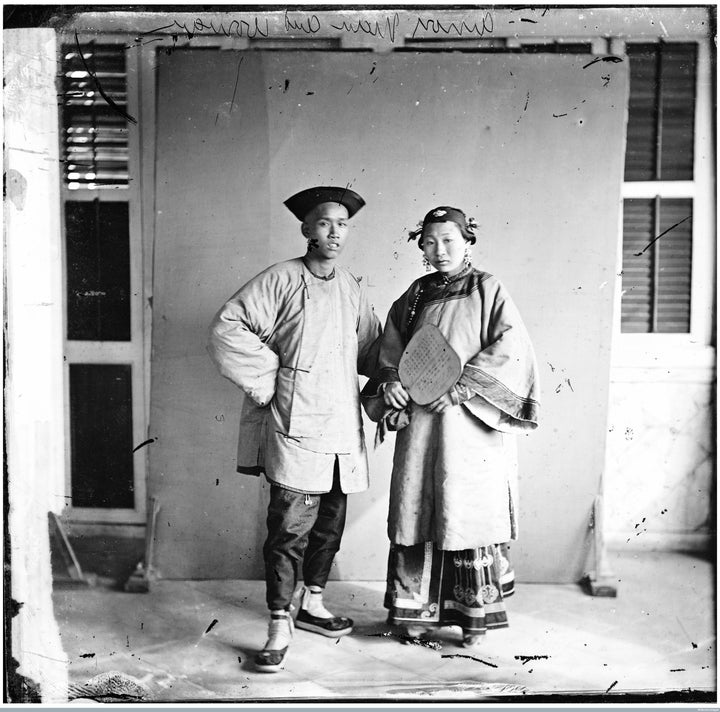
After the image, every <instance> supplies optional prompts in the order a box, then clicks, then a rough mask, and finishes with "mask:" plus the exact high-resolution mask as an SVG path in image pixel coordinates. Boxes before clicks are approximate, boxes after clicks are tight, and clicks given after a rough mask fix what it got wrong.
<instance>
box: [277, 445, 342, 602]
mask: <svg viewBox="0 0 720 712" xmlns="http://www.w3.org/2000/svg"><path fill="white" fill-rule="evenodd" d="M346 511H347V495H346V494H344V493H343V492H342V490H341V489H340V472H339V469H338V462H337V459H336V460H335V471H334V474H333V487H332V489H331V490H330V492H326V493H325V494H304V493H302V492H293V491H291V490H287V489H283V488H282V487H278V486H277V485H273V484H271V485H270V504H269V506H268V517H267V528H268V536H267V539H266V541H265V546H264V547H263V555H264V557H265V582H266V585H267V593H266V596H267V604H268V608H269V609H270V610H271V611H276V610H289V609H290V604H291V601H292V595H293V592H294V591H295V586H296V584H297V579H298V570H299V567H300V563H301V562H302V572H303V581H304V583H305V585H306V586H319V587H320V588H325V585H326V584H327V580H328V576H329V575H330V567H331V566H332V562H333V559H334V558H335V554H337V552H338V550H339V549H340V539H341V538H342V534H343V530H344V529H345V514H346Z"/></svg>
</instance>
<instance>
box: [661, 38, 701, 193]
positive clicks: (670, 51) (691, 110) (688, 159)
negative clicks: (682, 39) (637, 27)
mask: <svg viewBox="0 0 720 712" xmlns="http://www.w3.org/2000/svg"><path fill="white" fill-rule="evenodd" d="M696 55H697V47H696V45H695V44H670V45H666V46H664V47H663V49H662V52H661V65H660V66H661V83H660V105H661V107H662V116H661V121H660V131H661V135H660V170H659V174H660V175H659V178H660V179H661V180H692V179H693V152H694V138H695V136H694V126H695V64H696Z"/></svg>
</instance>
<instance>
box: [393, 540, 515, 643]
mask: <svg viewBox="0 0 720 712" xmlns="http://www.w3.org/2000/svg"><path fill="white" fill-rule="evenodd" d="M514 583H515V575H514V572H513V570H512V567H511V565H510V560H509V559H508V546H507V544H491V545H489V546H482V547H479V548H477V549H464V550H462V551H442V550H440V549H438V548H436V547H435V545H434V544H433V543H432V542H425V543H424V544H415V545H413V546H400V545H391V547H390V557H389V561H388V576H387V588H386V591H385V608H387V609H389V613H388V622H389V623H392V624H396V625H397V624H399V625H421V626H427V627H436V626H444V625H458V626H460V627H461V628H462V629H463V632H464V633H465V634H466V635H483V634H484V633H485V632H486V631H487V630H489V629H491V628H505V627H507V625H508V622H507V614H506V612H505V603H504V599H505V598H507V597H508V596H510V595H512V593H513V591H514Z"/></svg>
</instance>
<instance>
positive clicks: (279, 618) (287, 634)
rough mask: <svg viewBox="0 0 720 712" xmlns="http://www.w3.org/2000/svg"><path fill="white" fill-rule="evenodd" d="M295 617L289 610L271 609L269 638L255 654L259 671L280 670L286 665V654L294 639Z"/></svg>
mask: <svg viewBox="0 0 720 712" xmlns="http://www.w3.org/2000/svg"><path fill="white" fill-rule="evenodd" d="M292 636H293V619H292V617H291V616H290V613H289V612H288V611H271V612H270V622H269V623H268V639H267V643H265V647H264V648H263V649H262V650H261V651H260V652H259V653H258V654H257V655H256V656H255V667H256V669H257V671H258V672H279V671H280V670H282V669H283V668H284V667H285V655H286V654H287V651H288V647H289V646H290V642H291V641H292Z"/></svg>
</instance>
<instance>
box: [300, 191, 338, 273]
mask: <svg viewBox="0 0 720 712" xmlns="http://www.w3.org/2000/svg"><path fill="white" fill-rule="evenodd" d="M302 233H303V235H305V237H306V238H307V240H308V252H309V253H310V254H311V255H314V256H317V257H320V258H322V259H326V260H334V259H336V258H337V256H338V255H339V254H340V253H341V252H342V251H343V248H344V247H345V241H346V238H347V233H348V211H347V208H346V207H345V206H344V205H340V203H321V204H320V205H318V206H317V207H316V208H315V209H314V210H312V211H311V212H310V213H308V215H307V217H306V218H305V221H304V222H303V225H302Z"/></svg>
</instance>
